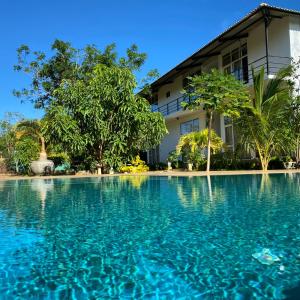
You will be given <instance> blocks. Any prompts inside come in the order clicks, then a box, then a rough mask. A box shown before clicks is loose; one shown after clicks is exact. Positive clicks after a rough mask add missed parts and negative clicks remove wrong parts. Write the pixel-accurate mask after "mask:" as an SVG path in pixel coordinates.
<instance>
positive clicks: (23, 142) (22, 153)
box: [12, 137, 40, 174]
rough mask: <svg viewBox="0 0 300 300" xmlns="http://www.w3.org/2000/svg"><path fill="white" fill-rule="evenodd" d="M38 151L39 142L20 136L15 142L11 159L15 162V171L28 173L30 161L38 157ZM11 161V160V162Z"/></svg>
mask: <svg viewBox="0 0 300 300" xmlns="http://www.w3.org/2000/svg"><path fill="white" fill-rule="evenodd" d="M39 153H40V144H39V143H38V142H37V141H35V140H33V139H31V138H29V137H24V138H21V139H20V140H19V141H18V142H17V143H16V148H15V153H14V157H13V161H14V162H17V165H18V168H19V169H18V170H16V172H19V173H24V174H28V173H29V171H30V163H31V162H32V161H33V160H36V159H38V157H39ZM12 163H13V162H12Z"/></svg>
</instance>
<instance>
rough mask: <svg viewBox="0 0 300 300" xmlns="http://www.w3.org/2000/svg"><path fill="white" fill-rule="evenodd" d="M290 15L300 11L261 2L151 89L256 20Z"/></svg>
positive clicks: (239, 34)
mask: <svg viewBox="0 0 300 300" xmlns="http://www.w3.org/2000/svg"><path fill="white" fill-rule="evenodd" d="M290 15H300V11H296V10H291V9H286V8H281V7H276V6H271V5H269V4H267V3H261V4H260V5H259V6H258V7H257V8H255V9H254V10H253V11H251V12H250V13H248V14H247V15H246V16H245V17H244V18H242V19H241V20H239V21H238V22H236V23H234V24H233V25H232V26H230V27H229V28H228V29H226V30H225V31H224V32H222V33H221V34H220V35H218V36H217V37H216V38H214V39H213V40H211V41H210V42H209V43H207V44H206V45H205V46H203V47H202V48H200V49H199V50H197V51H196V52H195V53H193V54H192V55H191V56H189V57H188V58H186V59H185V60H184V61H182V62H181V63H179V64H178V65H177V66H175V67H174V68H173V69H171V70H170V71H168V72H167V73H165V74H164V75H163V76H161V77H160V78H158V79H157V80H156V81H154V82H153V83H152V84H151V87H152V89H153V90H154V91H155V90H156V89H157V88H159V87H160V86H162V85H164V84H168V83H170V82H171V81H170V80H171V79H172V78H174V77H176V76H177V75H179V74H180V73H181V72H182V71H183V70H184V69H187V68H191V67H196V66H199V65H201V62H203V61H204V60H205V59H207V58H208V57H212V56H215V55H218V54H219V51H220V50H221V49H222V48H224V47H226V46H227V45H228V44H229V43H230V42H232V40H234V39H241V38H245V37H247V34H248V33H247V31H248V30H249V29H250V28H251V27H253V26H254V25H255V24H257V23H258V22H260V21H263V20H264V18H265V17H266V16H268V17H270V18H282V17H284V16H290ZM217 50H218V51H217Z"/></svg>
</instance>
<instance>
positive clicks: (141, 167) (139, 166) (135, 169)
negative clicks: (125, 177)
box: [120, 155, 149, 173]
mask: <svg viewBox="0 0 300 300" xmlns="http://www.w3.org/2000/svg"><path fill="white" fill-rule="evenodd" d="M147 171H149V167H148V166H147V165H146V163H145V162H144V161H143V160H141V158H140V157H139V156H138V155H137V156H136V157H135V158H134V159H132V161H131V163H130V165H124V166H122V167H121V168H120V172H122V173H142V172H147Z"/></svg>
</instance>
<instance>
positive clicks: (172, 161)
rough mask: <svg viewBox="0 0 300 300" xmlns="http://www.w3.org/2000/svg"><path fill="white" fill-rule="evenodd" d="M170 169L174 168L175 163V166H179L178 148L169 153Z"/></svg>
mask: <svg viewBox="0 0 300 300" xmlns="http://www.w3.org/2000/svg"><path fill="white" fill-rule="evenodd" d="M167 163H168V170H172V164H175V167H176V168H178V155H177V152H176V150H173V151H171V152H170V153H169V155H168V161H167Z"/></svg>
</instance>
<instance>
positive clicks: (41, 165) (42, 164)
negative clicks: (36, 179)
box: [30, 152, 54, 175]
mask: <svg viewBox="0 0 300 300" xmlns="http://www.w3.org/2000/svg"><path fill="white" fill-rule="evenodd" d="M47 168H49V170H50V171H53V169H54V162H53V161H52V160H49V159H47V154H46V153H45V152H41V153H40V158H39V159H38V160H34V161H33V162H31V164H30V169H31V171H32V172H33V173H34V175H44V174H45V171H46V170H47Z"/></svg>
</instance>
